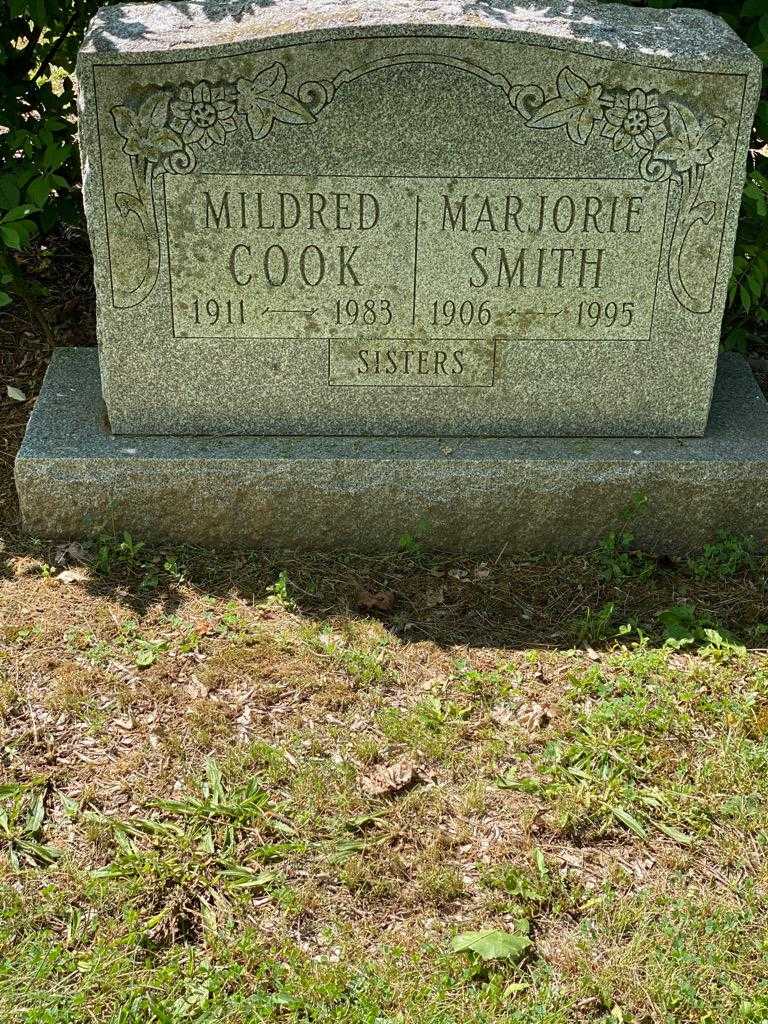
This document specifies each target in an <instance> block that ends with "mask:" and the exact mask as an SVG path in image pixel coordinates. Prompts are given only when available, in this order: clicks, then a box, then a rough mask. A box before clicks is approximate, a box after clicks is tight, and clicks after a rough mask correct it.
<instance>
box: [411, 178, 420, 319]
mask: <svg viewBox="0 0 768 1024" xmlns="http://www.w3.org/2000/svg"><path fill="white" fill-rule="evenodd" d="M418 266H419V196H416V228H415V231H414V239H413V308H412V311H411V323H412V324H415V323H416V275H417V272H418Z"/></svg>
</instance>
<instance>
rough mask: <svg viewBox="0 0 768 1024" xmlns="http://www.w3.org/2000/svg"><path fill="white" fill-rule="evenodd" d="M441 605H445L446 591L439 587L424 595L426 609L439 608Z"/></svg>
mask: <svg viewBox="0 0 768 1024" xmlns="http://www.w3.org/2000/svg"><path fill="white" fill-rule="evenodd" d="M439 604H445V590H444V588H443V587H437V588H436V589H435V590H428V591H427V592H426V593H425V594H424V607H425V608H437V606H438V605H439Z"/></svg>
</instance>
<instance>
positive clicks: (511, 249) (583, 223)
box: [202, 191, 645, 289]
mask: <svg viewBox="0 0 768 1024" xmlns="http://www.w3.org/2000/svg"><path fill="white" fill-rule="evenodd" d="M437 200H438V203H439V206H438V209H437V211H436V214H437V226H438V227H439V229H440V230H442V231H446V232H453V233H456V232H461V233H466V234H468V235H484V234H499V235H513V236H514V235H518V236H521V235H523V236H529V237H531V236H532V237H533V238H534V239H535V236H537V235H547V236H549V237H552V236H553V235H555V236H556V235H583V236H592V237H593V238H594V239H595V241H594V243H593V244H591V245H588V244H583V245H563V246H551V245H550V246H546V247H541V246H537V245H536V244H535V242H534V244H532V245H523V246H519V245H518V246H514V245H512V246H510V245H507V244H505V245H496V246H491V245H487V244H486V245H475V246H472V247H470V248H469V249H468V251H467V254H466V260H467V265H466V277H465V283H466V285H467V286H468V287H469V288H472V289H480V288H515V289H529V288H546V289H551V288H571V289H575V288H578V289H594V288H600V287H602V286H604V285H605V284H606V278H607V275H608V274H609V273H610V266H609V260H608V259H607V258H606V248H605V247H604V246H601V245H599V244H597V242H598V239H599V237H600V236H606V235H609V236H610V235H633V234H639V233H640V232H641V231H642V229H643V215H644V201H645V197H644V196H642V195H626V194H624V195H615V196H611V197H606V196H596V195H588V194H587V195H582V196H573V195H570V194H567V193H560V194H554V195H538V196H519V195H506V196H503V195H499V196H492V195H485V196H482V195H479V196H469V195H446V194H443V195H440V196H438V197H437ZM202 202H203V211H202V212H203V224H204V226H205V228H206V229H212V230H216V231H220V230H224V229H231V230H234V231H245V232H249V233H250V232H260V231H274V232H278V233H280V235H282V233H283V232H285V233H286V238H285V239H282V238H281V241H280V242H275V241H273V240H270V241H269V244H265V243H262V244H260V243H259V242H258V240H257V238H255V237H254V238H253V239H250V240H249V241H238V242H237V243H235V244H234V245H233V246H232V249H231V252H230V254H229V259H228V267H229V273H230V274H231V276H232V280H233V281H234V283H235V284H236V285H238V286H241V287H247V286H248V285H251V284H252V283H253V284H256V283H259V282H261V283H264V284H266V285H268V286H270V287H280V286H282V285H284V284H286V283H288V284H292V285H298V286H302V285H303V286H306V287H308V288H316V287H318V286H320V285H331V286H334V285H336V286H342V287H354V288H358V287H362V286H364V285H365V284H366V281H365V266H364V262H365V261H364V253H363V252H361V243H360V242H359V241H358V242H357V244H346V243H343V242H342V243H339V244H335V243H334V244H331V245H329V244H328V243H327V241H326V239H327V236H328V233H329V232H340V233H341V232H345V231H354V232H368V231H373V230H374V229H375V228H377V227H378V226H379V225H380V224H381V223H382V220H383V219H384V215H385V210H384V209H383V205H384V203H385V200H384V199H381V198H379V197H377V196H375V195H373V194H372V193H369V192H305V193H301V192H289V191H280V192H274V193H265V192H243V191H237V192H235V191H224V192H223V193H219V194H218V195H212V194H211V193H210V192H209V191H203V193H202ZM427 216H429V212H428V210H427V209H426V204H424V206H422V217H427ZM292 231H296V232H297V234H301V235H302V236H305V235H306V233H307V232H319V233H322V237H323V245H317V244H314V243H312V244H300V245H298V246H293V245H292V244H291V243H290V240H289V238H290V235H289V233H290V232H292ZM585 241H586V240H585Z"/></svg>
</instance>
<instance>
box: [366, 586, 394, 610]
mask: <svg viewBox="0 0 768 1024" xmlns="http://www.w3.org/2000/svg"><path fill="white" fill-rule="evenodd" d="M394 604H395V592H394V590H377V591H375V592H374V593H370V591H368V590H361V591H360V592H359V593H358V595H357V607H358V608H363V609H365V610H366V611H377V612H389V611H391V610H392V608H393V606H394Z"/></svg>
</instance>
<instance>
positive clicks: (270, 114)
mask: <svg viewBox="0 0 768 1024" xmlns="http://www.w3.org/2000/svg"><path fill="white" fill-rule="evenodd" d="M286 79H287V76H286V73H285V68H284V67H283V65H282V64H270V65H269V67H267V68H264V70H263V71H260V72H259V74H258V75H257V76H256V77H255V78H254V79H253V81H249V80H248V79H247V78H238V80H237V83H236V85H237V111H238V113H239V114H245V119H246V121H247V122H248V127H249V128H250V130H251V135H252V136H253V138H254V139H261V138H263V137H264V136H265V135H267V134H269V132H270V130H271V128H272V125H273V124H274V123H275V121H283V122H285V123H286V124H311V123H312V122H313V121H315V120H316V118H315V115H314V114H313V113H312V111H311V110H309V108H308V107H305V106H304V104H303V103H301V102H300V101H299V100H297V99H296V97H295V96H291V94H290V93H287V92H286V91H285V85H286Z"/></svg>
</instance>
